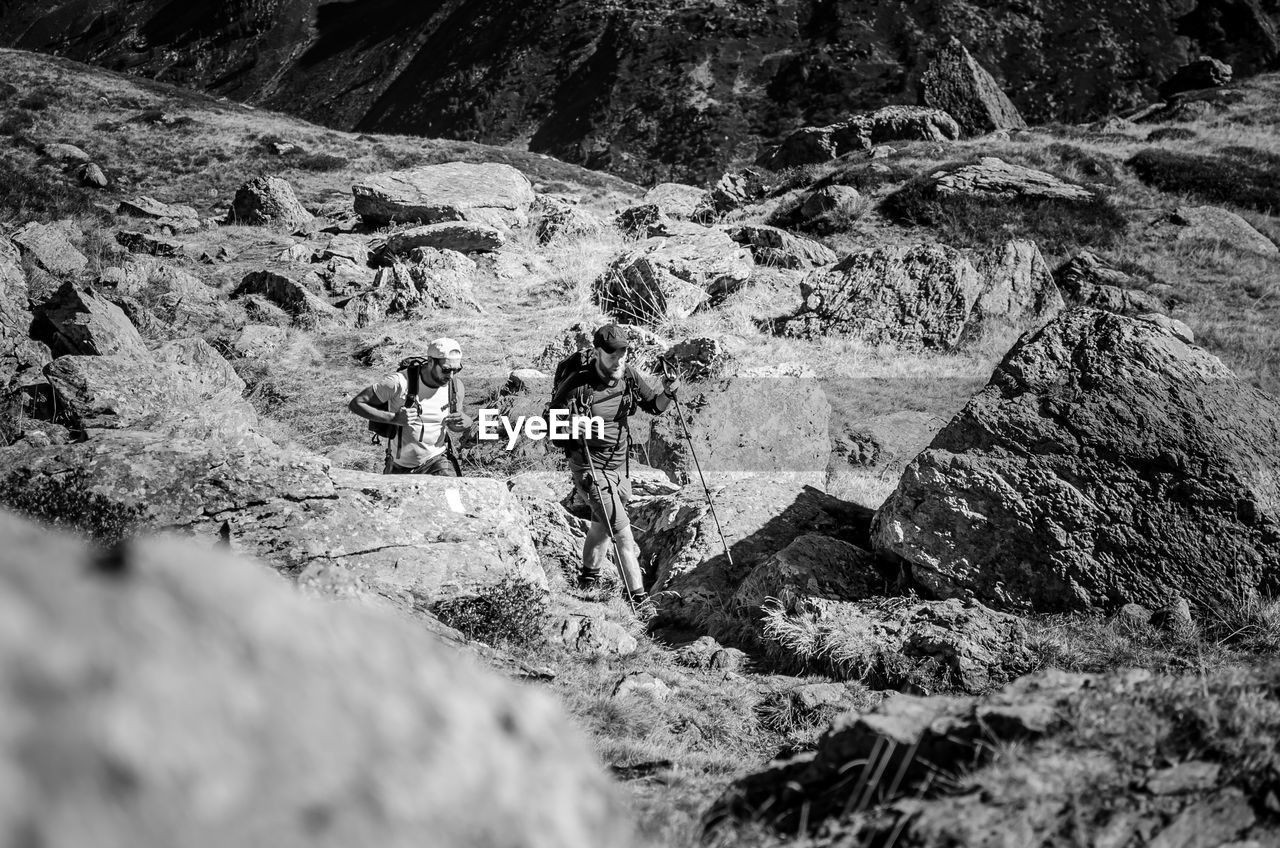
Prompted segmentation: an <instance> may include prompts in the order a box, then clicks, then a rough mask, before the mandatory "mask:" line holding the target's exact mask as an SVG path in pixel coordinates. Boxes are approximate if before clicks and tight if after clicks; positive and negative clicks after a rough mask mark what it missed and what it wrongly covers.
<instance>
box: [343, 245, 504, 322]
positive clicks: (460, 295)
mask: <svg viewBox="0 0 1280 848" xmlns="http://www.w3.org/2000/svg"><path fill="white" fill-rule="evenodd" d="M409 260H410V261H409V262H400V261H396V262H394V263H393V264H392V265H391V266H390V267H388V268H381V269H379V270H378V273H377V276H375V277H374V280H373V286H372V287H370V288H369V289H368V290H366V291H363V292H361V293H360V294H358V295H356V296H355V297H352V298H351V299H350V300H349V301H347V303H346V305H345V306H343V308H342V310H343V313H344V314H346V315H347V316H348V317H349V318H350V320H351V321H352V322H353V323H354V324H355V326H357V327H364V326H367V325H368V324H371V323H374V322H377V321H380V320H382V319H383V318H387V317H396V318H413V317H417V316H421V315H424V314H427V313H429V312H431V311H433V310H435V309H455V308H466V309H471V310H474V311H476V312H479V311H481V310H480V304H479V303H477V302H476V299H475V295H474V293H473V290H472V285H471V280H472V275H473V274H474V273H475V271H476V264H475V263H474V262H472V261H471V260H470V259H468V258H467V257H466V256H463V255H462V254H461V253H458V252H457V251H454V250H437V249H435V248H432V247H415V248H414V249H413V250H412V251H411V252H410V255H409Z"/></svg>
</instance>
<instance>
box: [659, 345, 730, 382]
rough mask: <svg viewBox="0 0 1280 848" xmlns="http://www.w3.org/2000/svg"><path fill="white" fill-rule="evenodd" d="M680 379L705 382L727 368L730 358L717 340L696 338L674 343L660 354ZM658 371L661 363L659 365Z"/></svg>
mask: <svg viewBox="0 0 1280 848" xmlns="http://www.w3.org/2000/svg"><path fill="white" fill-rule="evenodd" d="M661 358H662V359H664V360H666V361H668V362H670V363H671V364H672V365H673V366H674V367H675V368H676V369H677V371H678V372H679V374H680V376H681V377H682V379H686V380H706V379H709V378H711V377H714V376H718V375H719V374H720V373H721V372H722V371H723V370H724V369H725V368H726V367H727V366H728V363H729V361H730V357H729V354H728V352H727V351H725V349H724V345H723V344H721V342H720V341H719V340H718V339H710V338H696V339H685V340H684V341H681V342H676V343H675V344H673V345H672V346H671V347H669V348H667V350H666V352H665V353H663V354H662V357H661ZM658 370H659V371H660V370H661V363H659V369H658Z"/></svg>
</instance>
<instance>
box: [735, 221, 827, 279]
mask: <svg viewBox="0 0 1280 848" xmlns="http://www.w3.org/2000/svg"><path fill="white" fill-rule="evenodd" d="M724 231H725V232H726V233H728V234H729V238H731V239H733V240H734V241H736V242H737V243H738V244H741V245H743V246H745V247H747V248H750V250H751V255H752V257H754V258H755V260H756V263H757V264H759V265H765V266H769V267H774V268H786V269H790V270H804V271H808V270H811V269H813V268H816V267H818V266H821V265H830V264H832V263H834V262H835V261H836V254H835V251H833V250H831V248H829V247H826V246H824V245H821V244H818V243H817V242H816V241H813V240H812V239H807V238H804V237H802V236H797V235H793V234H791V233H789V232H787V231H786V230H782V229H779V228H778V227H770V226H767V225H765V224H727V225H725V227H724Z"/></svg>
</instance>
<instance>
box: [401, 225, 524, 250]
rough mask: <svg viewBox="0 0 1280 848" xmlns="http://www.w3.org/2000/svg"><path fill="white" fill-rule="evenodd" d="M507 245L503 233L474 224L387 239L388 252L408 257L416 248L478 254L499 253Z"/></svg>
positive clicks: (425, 228)
mask: <svg viewBox="0 0 1280 848" xmlns="http://www.w3.org/2000/svg"><path fill="white" fill-rule="evenodd" d="M506 243H507V237H506V236H504V235H503V234H502V231H501V230H499V229H498V228H496V227H491V226H489V225H488V224H477V223H474V222H472V221H444V222H441V223H439V224H427V225H426V226H422V227H414V228H413V229H409V230H402V231H401V232H398V233H392V234H391V235H389V236H387V240H386V242H385V245H384V249H385V250H386V251H387V252H388V253H392V254H396V255H405V254H407V253H409V251H411V250H413V249H414V248H415V247H429V248H432V249H434V250H455V251H457V252H458V253H477V252H482V251H484V252H488V251H494V250H497V249H499V248H500V247H502V246H503V245H504V244H506Z"/></svg>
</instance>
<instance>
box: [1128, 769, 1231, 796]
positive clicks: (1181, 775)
mask: <svg viewBox="0 0 1280 848" xmlns="http://www.w3.org/2000/svg"><path fill="white" fill-rule="evenodd" d="M1221 771H1222V767H1221V766H1219V765H1218V764H1217V763H1208V762H1205V761H1203V760H1192V761H1191V762H1186V763H1179V764H1178V765H1176V766H1171V767H1170V768H1167V769H1161V770H1160V771H1156V772H1152V773H1151V775H1150V776H1148V777H1147V784H1146V785H1147V791H1148V792H1150V793H1151V794H1152V795H1183V794H1186V793H1189V792H1206V791H1208V790H1210V789H1212V788H1213V787H1214V786H1216V785H1217V783H1218V775H1219V774H1220V773H1221Z"/></svg>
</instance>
